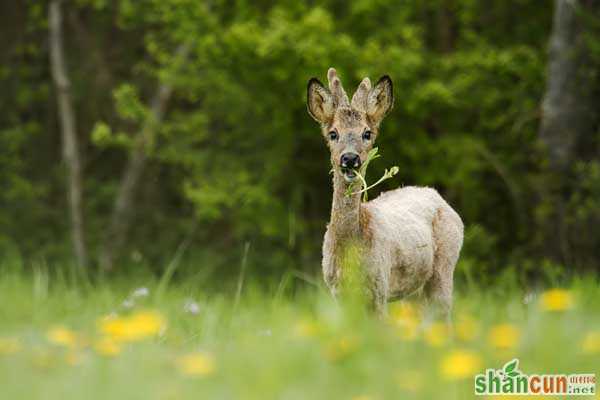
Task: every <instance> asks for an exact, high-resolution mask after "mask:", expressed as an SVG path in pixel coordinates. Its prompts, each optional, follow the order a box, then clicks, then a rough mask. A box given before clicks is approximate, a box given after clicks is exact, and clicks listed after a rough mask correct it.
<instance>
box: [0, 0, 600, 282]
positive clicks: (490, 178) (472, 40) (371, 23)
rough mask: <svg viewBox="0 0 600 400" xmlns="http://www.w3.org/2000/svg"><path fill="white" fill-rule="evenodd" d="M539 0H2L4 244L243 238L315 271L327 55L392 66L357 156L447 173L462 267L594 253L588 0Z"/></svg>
mask: <svg viewBox="0 0 600 400" xmlns="http://www.w3.org/2000/svg"><path fill="white" fill-rule="evenodd" d="M543 3H544V4H545V5H546V6H540V2H539V1H537V0H528V1H508V2H507V1H490V2H470V1H460V0H454V1H450V0H436V1H431V2H420V1H409V2H404V3H403V4H402V6H398V4H397V3H396V2H393V1H383V2H382V1H380V2H377V4H373V3H372V2H369V1H356V2H352V3H351V4H347V3H345V2H339V1H323V2H320V3H318V4H314V3H312V2H308V3H305V2H286V1H284V2H277V3H272V2H250V1H248V2H245V1H241V2H240V1H236V2H227V1H225V2H209V3H198V2H196V1H193V0H189V1H177V2H171V1H164V0H163V1H158V0H140V1H136V2H129V1H104V0H80V1H77V2H69V1H61V0H52V1H50V2H49V3H43V2H34V1H28V2H20V3H14V4H8V3H7V4H4V5H2V6H1V7H2V13H0V20H1V21H2V25H1V26H2V28H0V30H2V37H3V38H5V42H6V43H7V46H6V50H5V52H4V53H3V54H2V55H1V56H0V81H1V82H2V86H3V89H4V90H3V92H2V93H0V105H1V107H2V110H3V112H2V113H1V114H0V182H1V184H2V189H3V190H2V191H1V192H0V250H2V251H5V252H6V254H9V253H10V254H12V256H11V257H16V258H19V259H21V260H23V261H24V263H25V265H30V264H31V263H36V262H40V260H42V261H43V262H55V263H57V264H61V263H64V262H65V260H73V262H74V263H75V264H77V265H79V266H80V267H82V268H86V269H92V270H95V269H98V268H101V269H103V270H115V269H128V268H130V266H131V267H136V268H137V267H144V268H150V269H152V270H155V271H156V272H160V271H161V270H162V269H163V268H164V266H165V265H166V264H167V262H168V261H169V260H170V259H171V257H172V256H173V252H174V251H175V249H177V248H185V249H186V253H185V257H186V260H187V261H188V263H187V264H189V266H190V267H189V268H192V270H194V271H195V270H196V268H199V269H201V270H203V271H207V272H206V273H209V272H210V270H212V269H215V270H219V271H235V270H236V269H237V266H238V265H239V262H238V261H239V258H240V257H241V256H242V254H241V253H242V249H243V248H247V245H248V244H250V248H251V249H252V251H251V252H250V253H249V262H250V263H252V265H253V267H254V268H256V271H260V272H263V273H265V274H268V273H275V274H281V273H283V271H290V270H296V271H298V270H299V271H302V272H308V273H312V272H314V271H316V270H317V269H318V263H319V257H320V255H319V253H320V245H321V239H322V234H323V232H324V223H325V221H326V220H327V215H328V213H329V206H330V200H331V198H330V197H331V185H330V181H329V180H330V177H329V176H328V173H327V171H328V168H329V166H328V160H327V154H326V150H325V148H324V146H323V145H322V143H321V140H322V139H321V138H320V137H319V134H318V130H317V129H315V127H314V126H313V124H312V123H311V121H310V118H309V117H308V116H307V114H306V109H305V98H304V92H305V84H306V81H307V80H308V78H310V77H311V76H319V77H321V78H323V74H324V73H325V71H326V70H327V68H328V67H329V66H335V67H336V68H337V69H338V71H339V72H340V74H341V75H342V79H343V80H344V82H347V85H349V86H354V84H355V83H358V82H359V81H360V79H361V78H362V77H363V76H365V75H370V76H371V77H372V78H374V77H376V76H379V75H382V74H389V75H390V76H392V78H393V79H394V82H395V88H396V93H395V95H396V98H397V99H398V100H397V103H396V107H395V109H394V112H393V113H392V114H391V115H390V117H389V119H388V120H387V121H386V123H385V124H384V126H383V134H382V135H381V138H380V145H381V147H380V148H381V152H382V154H383V158H382V160H379V161H377V162H376V163H374V164H373V167H372V171H371V172H370V173H371V174H372V176H373V177H375V176H376V175H379V174H380V173H381V172H382V171H383V169H384V168H385V167H389V166H390V165H399V166H400V174H399V178H398V179H396V180H392V181H388V182H386V184H385V185H383V187H382V188H381V189H383V190H386V189H391V188H393V187H395V186H397V185H399V184H418V185H431V186H435V187H436V188H438V189H439V190H440V191H441V192H443V194H444V195H445V197H447V198H448V199H449V201H450V202H451V203H452V205H453V206H454V207H455V208H456V209H458V210H459V212H460V213H461V215H462V216H463V219H464V220H465V222H466V225H467V231H466V242H465V248H464V251H463V257H462V261H461V263H462V264H461V267H460V268H459V269H461V270H462V271H464V274H465V275H466V276H469V277H471V278H478V279H480V280H484V279H488V278H486V277H490V276H493V275H494V274H493V273H501V272H503V271H509V270H511V269H512V270H514V271H516V272H517V273H518V274H520V275H521V276H522V277H531V276H532V275H535V274H538V273H539V272H544V271H545V270H550V271H554V270H556V269H558V270H563V271H564V270H567V271H597V270H598V261H599V260H600V250H599V249H600V239H598V237H600V235H599V233H600V228H598V226H599V224H598V222H599V221H600V160H599V158H598V154H599V150H600V148H599V144H600V143H599V141H598V138H599V133H600V132H599V124H598V115H599V114H598V111H597V110H598V108H599V107H598V106H599V105H600V99H599V98H598V95H599V93H600V82H599V78H598V71H600V69H599V68H598V67H599V66H600V65H599V64H600V62H599V61H600V40H599V39H598V37H600V35H598V33H600V6H599V4H598V2H597V1H592V0H588V1H584V0H579V1H574V0H573V1H570V0H556V1H555V2H554V3H553V4H552V3H551V2H550V1H547V2H543ZM292 161H293V162H292ZM378 190H380V189H378ZM65 193H67V195H65ZM375 194H376V193H372V195H371V197H372V196H373V195H375ZM182 243H185V244H186V245H185V246H184V247H182V246H181V244H182ZM117 267H119V268H117ZM490 272H492V274H490Z"/></svg>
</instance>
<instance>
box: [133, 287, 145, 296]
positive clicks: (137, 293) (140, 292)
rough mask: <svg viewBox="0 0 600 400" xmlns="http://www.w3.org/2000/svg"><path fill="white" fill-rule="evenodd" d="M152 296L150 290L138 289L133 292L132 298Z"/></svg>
mask: <svg viewBox="0 0 600 400" xmlns="http://www.w3.org/2000/svg"><path fill="white" fill-rule="evenodd" d="M149 294H150V290H148V288H147V287H140V288H137V289H135V290H134V291H133V293H131V297H133V298H137V297H147V296H148V295H149Z"/></svg>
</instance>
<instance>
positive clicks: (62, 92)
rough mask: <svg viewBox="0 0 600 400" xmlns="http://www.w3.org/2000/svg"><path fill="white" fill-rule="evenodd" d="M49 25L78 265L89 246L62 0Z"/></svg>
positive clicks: (52, 8)
mask: <svg viewBox="0 0 600 400" xmlns="http://www.w3.org/2000/svg"><path fill="white" fill-rule="evenodd" d="M48 25H49V31H50V66H51V70H52V78H53V80H54V84H55V86H56V92H57V102H58V111H59V114H60V125H61V131H62V148H63V158H64V161H65V164H66V167H67V175H68V200H69V208H70V214H71V236H72V241H73V248H74V252H75V258H76V261H77V266H78V267H79V268H80V269H82V270H83V269H84V268H85V267H86V266H87V250H86V245H85V233H84V220H83V202H82V198H83V195H82V192H83V186H82V181H81V161H80V159H79V150H78V145H77V131H76V125H75V112H74V109H73V100H72V98H71V82H70V81H69V78H68V75H67V72H66V66H65V57H64V43H63V35H62V14H61V1H60V0H53V1H51V2H50V5H49V9H48Z"/></svg>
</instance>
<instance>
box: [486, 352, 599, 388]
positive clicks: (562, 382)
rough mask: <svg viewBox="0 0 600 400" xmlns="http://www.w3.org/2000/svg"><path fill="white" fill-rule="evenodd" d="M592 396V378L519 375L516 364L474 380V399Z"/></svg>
mask: <svg viewBox="0 0 600 400" xmlns="http://www.w3.org/2000/svg"><path fill="white" fill-rule="evenodd" d="M595 393H596V375H595V374H571V375H560V374H552V375H548V374H545V375H539V374H524V373H523V372H522V371H519V360H518V359H516V358H515V359H514V360H512V361H509V362H507V363H506V364H504V367H502V369H496V370H494V369H491V368H489V369H486V370H485V373H483V374H479V375H476V376H475V394H476V395H489V394H495V395H521V394H529V395H570V396H590V395H594V394H595Z"/></svg>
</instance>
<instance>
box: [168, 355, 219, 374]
mask: <svg viewBox="0 0 600 400" xmlns="http://www.w3.org/2000/svg"><path fill="white" fill-rule="evenodd" d="M177 366H178V367H179V370H180V371H181V372H182V373H184V374H186V375H194V376H208V375H212V374H213V373H214V372H215V361H214V358H213V356H212V355H210V354H207V353H195V354H190V355H187V356H183V357H180V358H179V359H178V360H177Z"/></svg>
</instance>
